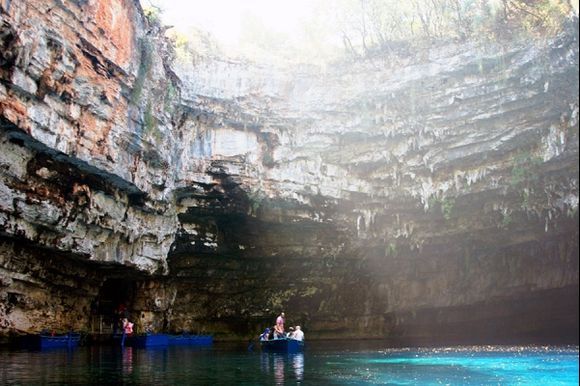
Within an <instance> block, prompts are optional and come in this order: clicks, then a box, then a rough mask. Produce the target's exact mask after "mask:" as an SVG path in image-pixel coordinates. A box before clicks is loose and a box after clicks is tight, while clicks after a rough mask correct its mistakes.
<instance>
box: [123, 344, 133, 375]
mask: <svg viewBox="0 0 580 386" xmlns="http://www.w3.org/2000/svg"><path fill="white" fill-rule="evenodd" d="M122 355H123V359H122V362H123V366H122V369H123V375H125V376H127V375H131V373H133V347H125V348H124V349H123V354H122Z"/></svg>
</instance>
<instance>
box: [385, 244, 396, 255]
mask: <svg viewBox="0 0 580 386" xmlns="http://www.w3.org/2000/svg"><path fill="white" fill-rule="evenodd" d="M385 255H386V256H396V255H397V244H395V243H389V245H387V248H386V249H385Z"/></svg>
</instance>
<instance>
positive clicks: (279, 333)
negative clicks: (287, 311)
mask: <svg viewBox="0 0 580 386" xmlns="http://www.w3.org/2000/svg"><path fill="white" fill-rule="evenodd" d="M284 318H285V315H284V312H281V313H280V315H278V317H277V318H276V327H274V338H284V337H285V334H284Z"/></svg>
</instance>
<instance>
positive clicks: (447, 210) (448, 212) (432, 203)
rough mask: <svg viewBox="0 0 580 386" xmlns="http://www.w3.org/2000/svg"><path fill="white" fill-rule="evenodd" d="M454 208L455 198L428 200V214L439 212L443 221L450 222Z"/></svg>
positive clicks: (431, 198)
mask: <svg viewBox="0 0 580 386" xmlns="http://www.w3.org/2000/svg"><path fill="white" fill-rule="evenodd" d="M454 208H455V198H453V197H442V198H439V197H435V196H431V197H430V198H429V212H431V213H434V212H436V211H437V210H439V211H440V212H441V214H442V215H443V218H444V219H445V220H450V219H451V217H452V215H453V210H454Z"/></svg>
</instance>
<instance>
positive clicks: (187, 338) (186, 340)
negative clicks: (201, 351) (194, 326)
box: [169, 334, 213, 347]
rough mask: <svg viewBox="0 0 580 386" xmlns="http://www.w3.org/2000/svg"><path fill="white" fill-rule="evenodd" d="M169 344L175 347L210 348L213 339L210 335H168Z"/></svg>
mask: <svg viewBox="0 0 580 386" xmlns="http://www.w3.org/2000/svg"><path fill="white" fill-rule="evenodd" d="M169 344H170V345H175V346H200V347H201V346H203V347H205V346H211V345H212V344H213V337H212V336H211V335H188V334H182V335H169Z"/></svg>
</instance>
